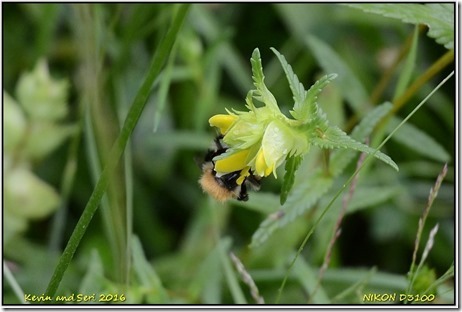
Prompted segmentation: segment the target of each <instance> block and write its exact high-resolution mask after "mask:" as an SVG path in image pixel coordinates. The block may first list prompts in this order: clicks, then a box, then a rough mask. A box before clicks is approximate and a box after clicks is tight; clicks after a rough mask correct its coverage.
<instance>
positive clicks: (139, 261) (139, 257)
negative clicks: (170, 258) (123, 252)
mask: <svg viewBox="0 0 462 312" xmlns="http://www.w3.org/2000/svg"><path fill="white" fill-rule="evenodd" d="M132 253H133V269H134V271H135V274H136V277H137V279H138V280H139V281H140V283H141V284H142V285H143V286H144V287H145V288H146V289H149V293H148V295H147V297H148V298H147V300H148V301H149V303H166V302H168V294H167V292H166V291H165V289H164V287H163V286H162V282H161V280H160V278H159V276H157V273H156V271H155V270H154V268H153V267H152V265H151V264H150V263H149V261H148V260H147V259H146V256H145V255H144V252H143V247H142V246H141V242H140V240H139V239H138V237H136V236H133V237H132Z"/></svg>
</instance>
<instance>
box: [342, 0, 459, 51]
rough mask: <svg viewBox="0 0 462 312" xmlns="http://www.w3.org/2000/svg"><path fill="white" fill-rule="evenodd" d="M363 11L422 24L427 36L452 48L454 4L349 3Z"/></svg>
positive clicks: (447, 47)
mask: <svg viewBox="0 0 462 312" xmlns="http://www.w3.org/2000/svg"><path fill="white" fill-rule="evenodd" d="M350 6H351V7H355V8H358V9H361V10H363V11H365V12H371V13H375V14H380V15H383V16H387V17H392V18H397V19H399V20H402V21H403V22H406V23H411V24H424V25H427V26H428V28H429V29H430V30H429V32H428V36H429V37H431V38H433V39H435V41H436V42H438V43H439V44H442V45H444V46H445V47H446V49H454V4H451V3H426V4H405V5H393V4H350Z"/></svg>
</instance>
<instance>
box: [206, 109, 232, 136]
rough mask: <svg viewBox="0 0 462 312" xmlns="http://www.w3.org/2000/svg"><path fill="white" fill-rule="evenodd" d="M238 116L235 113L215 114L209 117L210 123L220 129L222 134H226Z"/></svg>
mask: <svg viewBox="0 0 462 312" xmlns="http://www.w3.org/2000/svg"><path fill="white" fill-rule="evenodd" d="M236 119H237V116H235V115H223V114H219V115H215V116H212V117H211V118H210V119H209V123H210V125H211V126H212V127H217V128H218V129H220V133H221V134H225V133H226V132H227V131H228V129H229V127H230V126H231V125H232V124H233V122H234V121H236Z"/></svg>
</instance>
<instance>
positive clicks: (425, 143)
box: [387, 117, 451, 162]
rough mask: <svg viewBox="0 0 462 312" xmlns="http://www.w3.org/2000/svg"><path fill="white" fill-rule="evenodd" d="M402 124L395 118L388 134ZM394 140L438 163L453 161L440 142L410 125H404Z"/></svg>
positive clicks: (389, 126) (391, 122) (390, 123)
mask: <svg viewBox="0 0 462 312" xmlns="http://www.w3.org/2000/svg"><path fill="white" fill-rule="evenodd" d="M400 122H401V119H399V118H397V117H393V118H392V119H391V120H390V122H389V124H388V127H387V130H388V132H390V131H392V130H393V129H394V128H395V127H396V126H397V125H398V124H399V123H400ZM392 140H395V141H396V142H399V143H401V144H403V145H405V146H407V147H408V148H410V149H412V150H413V151H415V152H418V153H419V154H421V155H423V156H427V157H429V158H431V159H434V160H437V161H441V162H448V161H449V160H450V159H451V156H450V155H449V154H448V153H447V152H446V151H445V149H444V148H443V147H442V146H441V145H440V144H439V143H438V142H436V141H435V140H434V139H433V138H432V137H431V136H429V135H428V134H426V133H425V132H423V131H422V130H420V129H419V128H417V127H415V126H413V125H412V124H410V123H405V124H403V125H402V126H401V128H400V129H399V131H397V132H396V133H395V134H394V135H393V137H392Z"/></svg>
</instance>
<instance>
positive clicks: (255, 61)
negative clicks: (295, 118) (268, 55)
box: [250, 48, 279, 111]
mask: <svg viewBox="0 0 462 312" xmlns="http://www.w3.org/2000/svg"><path fill="white" fill-rule="evenodd" d="M250 63H251V64H252V74H253V76H252V78H253V81H254V85H255V87H256V88H257V90H256V91H255V92H254V95H255V98H256V99H257V100H259V101H260V102H262V103H264V104H265V105H266V106H268V107H270V108H271V109H273V110H277V111H279V107H278V104H277V102H276V99H275V98H274V96H273V94H272V93H271V92H270V91H269V90H268V88H267V87H266V85H265V82H264V80H265V75H264V74H263V66H262V63H261V58H260V50H258V48H256V49H255V50H253V53H252V58H251V59H250Z"/></svg>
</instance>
